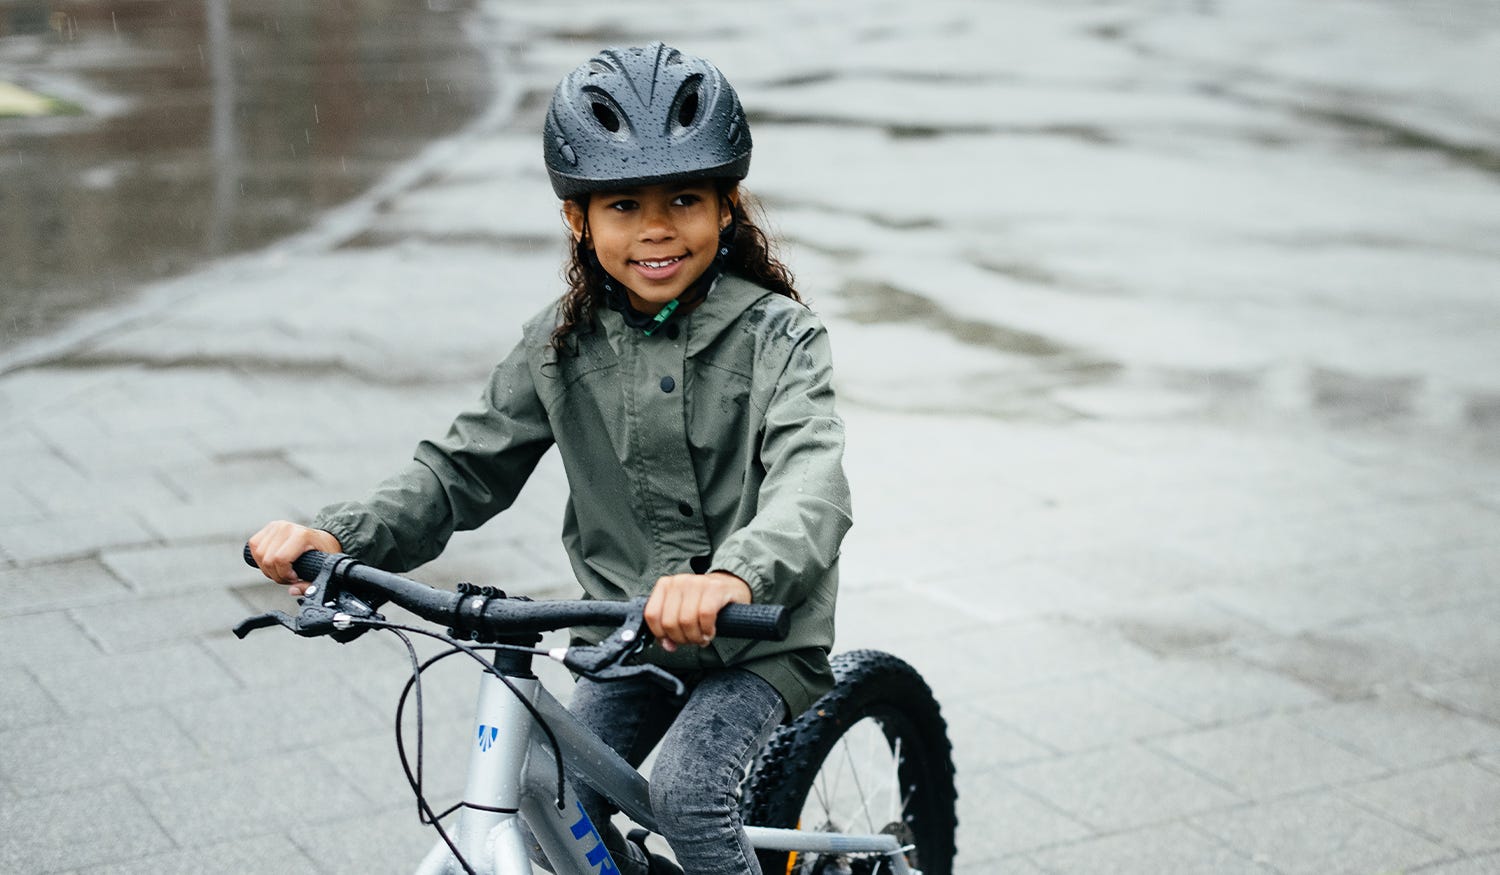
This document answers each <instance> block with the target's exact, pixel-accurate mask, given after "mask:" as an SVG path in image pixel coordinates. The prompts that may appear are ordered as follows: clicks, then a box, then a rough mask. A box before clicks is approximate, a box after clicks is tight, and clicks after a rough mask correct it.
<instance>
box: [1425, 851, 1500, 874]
mask: <svg viewBox="0 0 1500 875" xmlns="http://www.w3.org/2000/svg"><path fill="white" fill-rule="evenodd" d="M1419 871H1420V872H1421V873H1422V875H1495V873H1496V872H1500V854H1485V855H1482V856H1478V857H1467V858H1464V859H1459V860H1450V861H1448V862H1445V863H1439V864H1437V865H1436V866H1428V867H1425V868H1423V869H1421V870H1419Z"/></svg>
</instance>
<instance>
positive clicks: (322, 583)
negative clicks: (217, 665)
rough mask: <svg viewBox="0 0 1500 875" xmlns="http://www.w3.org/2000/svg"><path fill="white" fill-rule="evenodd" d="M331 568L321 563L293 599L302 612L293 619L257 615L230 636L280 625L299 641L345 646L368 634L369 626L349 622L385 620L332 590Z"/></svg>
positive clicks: (283, 615)
mask: <svg viewBox="0 0 1500 875" xmlns="http://www.w3.org/2000/svg"><path fill="white" fill-rule="evenodd" d="M334 565H335V563H333V562H327V563H324V565H323V568H322V570H321V571H319V572H318V576H317V578H315V579H314V580H313V582H312V585H310V586H309V587H308V588H307V592H306V593H305V594H304V595H302V596H301V597H300V598H298V599H297V604H298V605H300V606H301V608H302V609H301V610H299V611H298V612H297V616H295V617H293V616H291V615H290V614H287V613H285V612H283V611H268V612H266V613H264V614H257V615H256V616H253V617H248V618H246V619H244V620H241V621H240V624H239V625H238V626H235V627H234V634H235V635H236V636H237V637H239V638H241V639H243V638H244V637H245V636H246V635H249V634H250V633H251V632H253V631H255V630H256V629H265V628H268V627H270V626H277V625H280V626H285V627H286V628H288V629H290V630H292V631H293V632H295V633H296V634H298V635H300V636H302V637H303V638H317V637H319V636H322V635H327V636H328V637H329V638H332V639H333V640H335V641H337V642H339V643H340V644H348V643H349V642H350V641H353V640H354V639H356V638H358V637H359V636H361V635H363V634H365V633H366V632H368V631H370V627H369V626H366V625H364V624H357V625H356V624H354V623H353V622H352V621H353V620H354V619H356V618H357V619H372V620H384V619H385V617H383V616H381V615H380V613H379V612H377V611H376V610H375V609H374V608H372V607H370V606H369V605H368V604H366V603H365V602H364V600H362V599H360V598H359V597H358V596H355V595H351V594H349V593H346V592H342V591H340V590H338V589H337V588H335V587H333V586H332V581H333V568H334Z"/></svg>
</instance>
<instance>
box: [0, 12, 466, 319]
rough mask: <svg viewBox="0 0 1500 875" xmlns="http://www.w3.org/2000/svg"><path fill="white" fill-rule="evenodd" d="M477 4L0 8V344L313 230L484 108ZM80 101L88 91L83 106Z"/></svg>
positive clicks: (82, 101) (83, 99) (82, 100)
mask: <svg viewBox="0 0 1500 875" xmlns="http://www.w3.org/2000/svg"><path fill="white" fill-rule="evenodd" d="M472 14H473V11H472V4H470V3H461V4H452V3H448V4H436V3H414V4H397V5H391V4H387V3H377V2H373V0H341V2H328V3H309V4H303V3H297V2H291V0H281V2H277V0H235V2H233V3H231V2H229V0H196V2H187V0H161V2H153V3H140V2H125V0H121V2H110V0H105V2H89V3H85V2H81V0H79V2H38V0H0V79H3V80H8V81H13V82H15V83H16V84H18V85H20V86H22V87H27V88H31V89H34V90H37V91H41V92H43V93H48V92H49V91H50V92H53V93H55V92H57V91H58V90H64V91H68V92H69V93H67V94H58V95H56V96H59V97H65V98H67V99H68V100H70V101H71V102H74V103H78V104H79V105H80V107H81V109H82V112H81V113H80V114H77V115H71V116H65V117H64V116H52V117H39V118H0V261H3V262H4V264H5V272H4V276H3V278H0V291H3V294H0V345H7V346H8V345H11V344H13V343H15V342H17V341H18V340H20V339H22V338H25V337H30V336H37V335H40V334H44V333H46V332H48V331H50V330H53V329H55V328H57V327H59V326H61V325H62V324H64V323H65V322H66V321H67V320H68V319H69V318H70V317H72V316H74V315H77V314H79V313H81V312H83V311H85V310H88V309H92V308H97V307H100V306H105V305H108V304H111V303H114V302H116V301H118V300H121V299H122V298H123V297H125V296H127V295H128V294H129V293H130V291H131V290H132V289H133V288H135V287H137V286H139V285H141V284H142V283H145V282H149V281H151V280H155V279H160V278H163V277H167V276H171V275H174V274H178V273H181V272H184V271H187V270H189V269H191V268H193V267H195V266H197V265H199V264H201V263H203V262H204V261H206V260H209V259H212V258H214V257H216V256H220V255H225V254H230V253H235V252H241V251H246V250H251V249H255V248H258V247H261V246H263V245H265V244H266V243H268V242H271V241H273V240H276V239H278V238H281V237H284V236H286V235H288V234H292V233H295V232H297V231H299V230H302V229H303V228H305V227H307V226H308V225H309V224H311V222H312V221H313V220H314V219H315V218H316V217H317V216H318V215H319V213H321V212H322V211H325V210H327V209H329V208H331V207H334V206H337V205H338V204H341V203H343V202H345V201H348V200H349V199H351V198H353V197H354V196H356V195H358V194H359V193H361V192H362V191H364V190H365V189H367V188H368V187H369V186H370V185H371V184H372V183H374V182H375V181H376V180H377V179H379V178H380V177H381V176H382V175H383V174H384V173H385V172H386V171H387V170H388V169H389V168H390V167H391V166H392V165H393V164H395V163H397V162H400V161H402V160H404V159H406V158H408V157H410V156H412V155H414V154H415V153H416V152H417V151H418V150H419V149H420V148H421V147H422V146H423V145H425V144H426V143H428V142H430V141H432V140H433V139H436V138H440V137H442V136H445V135H448V134H451V133H453V132H455V131H457V130H458V129H460V128H461V127H462V126H463V125H464V124H465V123H466V122H467V121H468V120H469V119H471V118H472V117H474V116H475V115H477V114H478V113H479V112H480V111H481V110H482V109H483V108H484V107H485V105H486V104H487V103H488V100H489V96H490V88H491V85H490V80H489V74H488V71H487V70H486V68H485V66H484V61H483V58H482V56H481V55H480V53H479V52H478V51H477V50H476V49H475V48H474V47H473V46H472V45H471V44H470V42H469V37H468V36H467V34H466V30H465V25H466V22H468V21H469V20H470V17H471V16H472ZM78 95H81V96H78Z"/></svg>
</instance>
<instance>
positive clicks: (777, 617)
mask: <svg viewBox="0 0 1500 875" xmlns="http://www.w3.org/2000/svg"><path fill="white" fill-rule="evenodd" d="M791 626H792V615H791V614H790V613H788V612H787V609H786V608H784V607H782V606H781V605H739V604H734V605H726V606H725V607H724V610H722V611H720V612H719V619H718V622H717V623H716V624H715V626H714V634H715V635H722V636H724V637H725V638H751V639H754V640H756V641H785V640H786V636H787V632H788V631H790V630H791Z"/></svg>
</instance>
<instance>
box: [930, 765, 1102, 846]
mask: <svg viewBox="0 0 1500 875" xmlns="http://www.w3.org/2000/svg"><path fill="white" fill-rule="evenodd" d="M999 774H1000V773H998V772H971V773H968V774H964V773H962V772H960V773H959V774H958V776H957V783H958V847H959V852H960V853H964V854H975V855H977V856H979V857H981V858H984V859H987V858H990V857H993V856H1003V855H1006V854H1014V853H1019V852H1022V851H1028V852H1029V851H1031V850H1032V849H1035V848H1042V847H1047V846H1049V845H1055V844H1059V843H1062V842H1068V841H1075V840H1077V839H1081V838H1084V837H1086V836H1088V835H1089V830H1088V828H1087V827H1086V826H1085V825H1083V824H1081V823H1079V822H1078V821H1076V820H1074V819H1073V818H1071V817H1068V816H1067V815H1065V814H1063V813H1062V812H1060V811H1058V810H1057V809H1055V808H1053V807H1052V806H1050V805H1047V804H1045V803H1043V802H1040V801H1038V800H1037V799H1036V798H1034V797H1032V796H1030V795H1028V794H1026V793H1023V792H1021V791H1020V790H1018V789H1016V788H1015V787H1014V786H1012V785H1011V784H1009V783H1007V782H1006V781H1003V780H1000V779H999Z"/></svg>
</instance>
